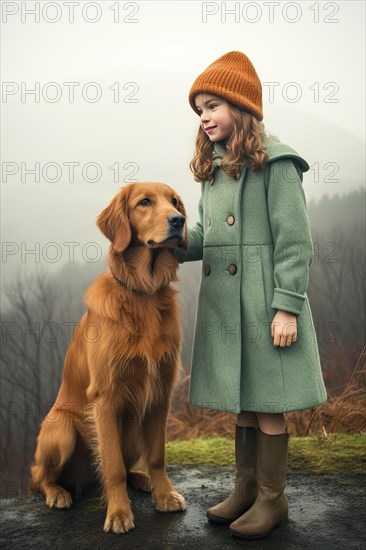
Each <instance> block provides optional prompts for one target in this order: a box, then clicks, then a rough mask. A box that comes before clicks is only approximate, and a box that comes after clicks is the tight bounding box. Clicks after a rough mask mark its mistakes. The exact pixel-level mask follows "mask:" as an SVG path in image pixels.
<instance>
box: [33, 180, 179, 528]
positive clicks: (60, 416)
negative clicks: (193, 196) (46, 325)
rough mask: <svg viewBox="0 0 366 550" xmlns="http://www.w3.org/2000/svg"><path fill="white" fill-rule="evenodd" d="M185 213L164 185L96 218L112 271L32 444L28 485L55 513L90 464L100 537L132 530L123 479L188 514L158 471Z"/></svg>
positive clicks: (174, 359) (95, 291) (166, 507)
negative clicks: (97, 487) (100, 515)
mask: <svg viewBox="0 0 366 550" xmlns="http://www.w3.org/2000/svg"><path fill="white" fill-rule="evenodd" d="M185 216H186V214H185V208H184V205H183V203H182V200H181V199H180V197H179V196H178V195H177V193H175V191H174V190H173V189H172V188H171V187H169V186H168V185H165V184H162V183H134V184H129V185H126V186H124V187H122V188H121V189H120V191H119V192H118V194H117V195H116V196H115V198H114V199H113V200H112V202H111V203H110V204H109V206H108V207H107V208H106V209H105V210H103V212H102V213H101V214H100V215H99V217H98V218H97V226H98V227H99V229H100V230H101V231H102V233H103V234H104V235H105V236H106V237H107V238H108V239H109V240H110V241H111V245H110V250H109V256H108V266H109V270H108V271H106V272H104V273H102V274H101V275H99V276H98V277H97V278H96V280H95V281H94V283H93V284H92V285H91V286H90V287H89V288H88V290H87V291H86V294H85V303H86V305H87V311H86V313H85V314H84V315H83V317H82V318H81V320H80V321H79V324H78V326H77V328H76V330H75V333H74V336H73V338H72V340H71V342H70V345H69V347H68V350H67V353H66V357H65V364H64V371H63V378H62V384H61V388H60V391H59V393H58V396H57V398H56V401H55V403H54V405H53V407H52V409H51V411H50V412H49V414H48V415H47V417H46V418H45V419H44V420H43V422H42V424H41V429H40V433H39V436H38V439H37V448H36V452H35V458H34V464H33V465H32V466H31V480H30V488H31V489H32V490H33V491H34V492H42V493H43V494H44V496H45V499H46V504H47V505H48V506H50V507H51V508H52V507H54V506H55V507H57V508H69V507H70V506H71V504H72V497H71V494H70V493H69V492H68V491H66V490H65V488H63V487H61V485H60V483H61V481H62V482H63V484H64V485H65V486H67V485H70V484H72V483H75V484H77V485H87V484H88V483H90V481H91V476H93V475H94V477H95V474H94V471H95V467H96V470H97V473H98V474H99V476H100V479H101V483H102V487H103V493H102V498H103V501H104V502H105V504H106V506H107V515H106V520H105V523H104V531H113V532H114V533H126V532H127V531H129V530H131V529H133V528H134V518H133V514H132V511H131V507H130V500H129V498H128V493H127V488H126V480H127V478H128V479H129V480H130V481H131V483H132V484H133V485H134V486H135V487H137V488H139V489H141V490H145V491H151V492H152V496H153V501H154V502H155V505H156V508H157V509H158V510H160V511H164V512H173V511H179V510H184V509H185V501H184V498H183V497H182V496H181V495H180V494H179V493H178V492H177V491H176V490H175V488H174V486H173V485H172V483H171V481H170V480H169V478H168V476H167V474H166V471H165V465H164V451H165V437H166V423H167V416H168V410H169V407H170V401H171V396H172V392H173V388H174V384H175V382H176V379H177V374H178V370H179V365H180V350H181V331H180V325H179V320H178V305H177V303H176V294H177V290H176V289H175V288H173V287H172V286H171V284H170V283H171V282H172V281H176V280H177V277H176V271H177V267H178V262H177V259H176V257H175V255H174V249H175V248H176V247H177V246H180V247H182V248H187V226H186V223H185ZM91 459H93V462H94V468H91V467H90V462H91ZM138 465H140V470H141V468H142V471H138V468H137V466H138Z"/></svg>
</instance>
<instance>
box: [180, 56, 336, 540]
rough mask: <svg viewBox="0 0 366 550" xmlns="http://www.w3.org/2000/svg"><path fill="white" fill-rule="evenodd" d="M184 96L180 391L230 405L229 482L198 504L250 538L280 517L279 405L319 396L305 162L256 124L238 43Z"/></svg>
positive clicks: (257, 90) (254, 78) (253, 78)
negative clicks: (190, 288)
mask: <svg viewBox="0 0 366 550" xmlns="http://www.w3.org/2000/svg"><path fill="white" fill-rule="evenodd" d="M189 102H190V105H191V107H192V108H193V110H194V111H195V112H196V113H197V114H198V116H199V118H200V126H199V130H198V135H197V141H196V151H195V155H194V157H193V160H192V161H191V163H190V168H191V170H192V172H193V174H194V178H195V180H196V181H198V182H201V198H200V201H199V222H198V223H197V224H196V225H195V227H193V228H191V229H190V230H189V247H188V249H187V251H184V250H179V252H178V259H179V261H180V263H183V262H184V261H193V260H203V263H202V266H203V272H202V277H201V286H200V292H199V298H198V307H197V318H196V325H195V335H194V345H193V354H192V367H191V382H190V391H189V399H190V402H191V403H192V404H194V405H196V406H199V407H205V408H210V409H215V410H221V411H226V412H232V413H237V425H236V434H235V458H236V481H235V487H234V489H233V491H232V492H231V494H230V496H229V497H228V498H227V499H226V500H225V501H224V502H221V503H220V504H217V505H216V506H214V507H212V508H210V509H209V510H208V512H207V515H208V518H209V520H210V521H213V522H219V523H228V524H231V525H230V530H231V532H232V533H233V534H234V535H237V536H240V537H244V538H259V537H263V536H266V535H268V534H269V533H270V532H271V530H272V529H273V528H274V527H276V526H277V525H279V524H281V523H283V522H285V521H286V520H287V518H288V503H287V498H286V496H285V494H284V489H285V477H286V468H287V451H288V438H289V434H288V433H287V426H286V423H285V419H284V415H283V413H284V412H289V411H296V410H301V409H307V408H311V407H315V406H317V405H320V404H321V403H323V402H324V401H325V400H326V399H327V393H326V390H325V386H324V381H323V377H322V372H321V366H320V360H319V353H318V348H317V342H316V335H315V330H314V324H313V319H312V314H311V310H310V306H309V301H308V297H307V294H306V289H307V285H308V279H309V267H310V265H311V263H312V261H313V246H312V240H311V233H310V226H309V220H308V217H307V212H306V201H305V195H304V191H303V189H302V179H303V172H306V171H307V170H309V165H308V163H307V162H306V161H305V160H304V159H303V158H302V157H301V156H300V155H298V154H297V153H296V151H294V150H293V149H292V148H291V147H289V146H288V145H285V144H283V143H281V142H280V141H279V140H278V139H277V138H275V137H274V136H267V135H266V132H265V130H264V126H263V123H262V122H261V121H262V120H263V113H262V87H261V82H260V80H259V78H258V75H257V73H256V71H255V69H254V67H253V65H252V63H251V61H250V60H249V59H248V57H247V56H246V55H244V54H243V53H241V52H236V51H234V52H229V53H227V54H225V55H223V56H222V57H220V58H219V59H218V60H216V61H215V62H213V63H212V64H211V65H209V66H208V67H207V69H206V70H205V71H204V72H203V73H202V74H201V75H199V76H198V77H197V79H196V80H195V81H194V83H193V85H192V87H191V90H190V93H189Z"/></svg>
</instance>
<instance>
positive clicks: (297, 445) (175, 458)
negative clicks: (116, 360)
mask: <svg viewBox="0 0 366 550" xmlns="http://www.w3.org/2000/svg"><path fill="white" fill-rule="evenodd" d="M365 450H366V434H365V433H358V434H343V433H342V434H341V433H339V434H328V435H327V436H324V435H323V434H319V435H314V436H311V437H290V440H289V459H288V470H289V471H290V472H298V473H306V474H330V473H344V474H366V453H365ZM166 462H167V464H180V465H197V464H200V465H206V466H214V465H215V466H219V465H230V464H234V463H235V461H234V441H233V440H232V439H228V438H225V437H208V438H199V439H192V440H190V441H181V440H176V441H170V442H169V443H167V445H166Z"/></svg>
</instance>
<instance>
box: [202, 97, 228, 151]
mask: <svg viewBox="0 0 366 550" xmlns="http://www.w3.org/2000/svg"><path fill="white" fill-rule="evenodd" d="M195 103H196V107H197V111H198V112H199V116H200V125H201V128H202V129H203V131H204V132H205V133H206V134H207V135H208V137H209V138H210V140H211V141H221V140H222V139H226V138H228V137H229V136H230V135H231V133H232V132H233V130H234V121H233V118H232V116H231V113H230V110H229V104H228V102H227V101H226V100H225V99H222V98H220V97H218V96H216V95H211V94H206V93H201V94H197V95H196V97H195Z"/></svg>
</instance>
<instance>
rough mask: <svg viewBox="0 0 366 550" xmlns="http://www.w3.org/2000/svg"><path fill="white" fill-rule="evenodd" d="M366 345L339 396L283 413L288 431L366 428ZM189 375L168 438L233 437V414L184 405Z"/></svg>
mask: <svg viewBox="0 0 366 550" xmlns="http://www.w3.org/2000/svg"><path fill="white" fill-rule="evenodd" d="M365 360H366V346H365V347H364V349H363V350H362V352H361V354H360V356H359V358H358V361H357V363H356V365H355V368H354V370H353V373H352V375H351V377H350V379H349V381H348V383H347V384H346V386H345V388H344V391H343V392H342V393H341V394H340V395H334V394H332V392H329V391H328V399H327V401H326V402H325V403H323V404H322V405H320V406H319V407H315V408H314V409H306V410H303V411H294V412H289V413H286V414H285V417H286V422H287V425H288V430H289V432H290V434H291V435H293V436H307V435H312V434H315V433H318V432H322V433H323V434H325V435H326V434H327V433H355V432H360V431H364V430H365V428H366V407H365V404H366V379H365V378H366V363H365ZM188 386H189V376H185V378H184V379H183V381H182V383H181V384H180V385H179V387H178V389H177V392H176V395H175V399H174V402H173V406H172V412H171V414H170V416H169V422H168V440H169V441H171V440H174V439H183V440H184V439H185V440H187V439H194V438H196V437H203V436H213V435H219V436H224V437H230V438H231V437H233V436H234V428H235V420H236V416H235V415H234V414H229V413H224V412H220V411H213V410H209V409H199V408H197V407H194V406H191V405H189V404H188Z"/></svg>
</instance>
